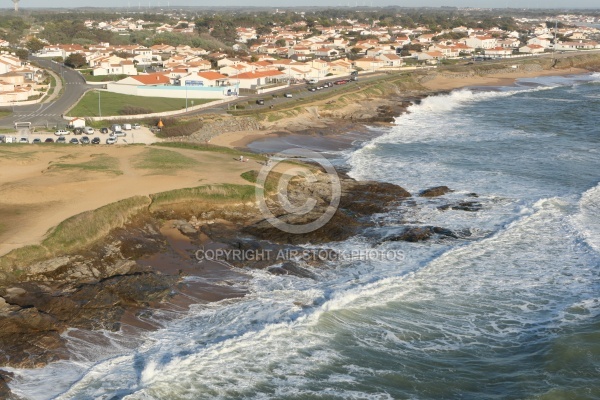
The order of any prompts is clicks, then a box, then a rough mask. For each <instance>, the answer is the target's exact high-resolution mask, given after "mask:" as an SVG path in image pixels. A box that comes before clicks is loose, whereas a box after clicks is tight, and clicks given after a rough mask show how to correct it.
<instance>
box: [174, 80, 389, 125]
mask: <svg viewBox="0 0 600 400" xmlns="http://www.w3.org/2000/svg"><path fill="white" fill-rule="evenodd" d="M383 75H385V73H382V72H375V73H371V72H361V73H360V74H359V77H358V82H353V81H351V82H348V83H347V84H345V85H333V86H332V87H330V88H324V89H321V90H317V91H314V92H310V91H308V87H309V86H321V85H322V84H323V83H325V82H335V81H337V80H341V79H350V76H335V77H331V78H327V79H321V80H320V81H319V83H317V84H305V83H302V84H296V85H292V86H285V87H283V88H281V89H278V90H274V91H272V92H268V93H262V94H244V95H243V97H233V98H232V99H231V100H230V101H227V102H225V103H222V104H220V105H219V106H216V107H211V108H202V109H199V110H194V111H189V112H187V113H182V114H179V115H185V116H192V115H202V114H223V113H226V112H227V110H228V109H229V108H230V107H231V108H233V105H234V104H240V105H243V106H244V109H245V110H255V109H256V110H259V109H268V108H269V106H271V105H273V106H275V105H279V104H281V103H290V104H291V105H293V102H294V101H295V100H296V99H298V98H300V97H302V98H305V99H306V98H311V97H313V96H317V95H322V94H323V93H324V92H339V93H342V89H344V88H346V87H347V86H348V85H359V86H360V84H361V83H367V82H371V81H373V80H376V79H379V78H381V76H383ZM284 93H292V95H293V97H292V98H286V97H283V94H284ZM257 99H263V100H264V101H265V104H264V105H258V104H256V100H257Z"/></svg>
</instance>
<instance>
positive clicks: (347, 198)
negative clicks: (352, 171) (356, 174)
mask: <svg viewBox="0 0 600 400" xmlns="http://www.w3.org/2000/svg"><path fill="white" fill-rule="evenodd" d="M408 197H411V194H410V193H409V192H408V191H406V190H405V189H403V188H402V187H400V186H398V185H394V184H392V183H384V182H375V181H354V180H348V179H345V180H343V181H342V197H341V199H340V207H341V208H343V209H347V210H349V211H351V212H353V213H356V214H358V215H361V216H366V215H371V214H374V213H380V212H384V211H385V210H387V209H388V208H389V207H391V206H392V205H393V204H394V203H397V202H400V201H402V200H404V199H406V198H408Z"/></svg>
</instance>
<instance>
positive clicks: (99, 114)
mask: <svg viewBox="0 0 600 400" xmlns="http://www.w3.org/2000/svg"><path fill="white" fill-rule="evenodd" d="M98 116H99V117H100V118H102V108H100V92H99V91H98Z"/></svg>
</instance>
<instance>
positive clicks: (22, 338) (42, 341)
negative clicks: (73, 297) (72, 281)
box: [0, 307, 67, 368]
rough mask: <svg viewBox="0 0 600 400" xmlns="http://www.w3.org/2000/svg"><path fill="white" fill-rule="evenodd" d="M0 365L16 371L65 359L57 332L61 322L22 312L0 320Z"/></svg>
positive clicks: (43, 315)
mask: <svg viewBox="0 0 600 400" xmlns="http://www.w3.org/2000/svg"><path fill="white" fill-rule="evenodd" d="M0 325H1V326H2V329H1V330H0V343H2V344H3V346H2V348H0V363H1V364H3V365H6V364H8V363H9V362H10V365H11V366H13V367H17V368H36V367H39V366H42V365H44V364H46V363H48V362H51V361H58V360H61V359H66V358H67V353H66V350H65V349H64V340H63V339H62V338H61V337H60V331H62V329H64V326H63V324H62V322H61V321H59V320H57V319H55V318H53V317H52V316H50V315H48V314H44V313H40V312H38V310H37V309H36V308H33V307H31V308H25V309H21V310H19V311H17V312H13V313H10V315H9V316H6V317H0Z"/></svg>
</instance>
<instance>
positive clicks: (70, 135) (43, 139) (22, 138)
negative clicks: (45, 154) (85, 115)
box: [0, 127, 161, 145]
mask: <svg viewBox="0 0 600 400" xmlns="http://www.w3.org/2000/svg"><path fill="white" fill-rule="evenodd" d="M88 129H90V128H88ZM92 129H93V128H92ZM57 132H58V131H57ZM59 133H60V134H56V133H55V132H31V131H30V130H29V129H19V130H18V131H15V132H14V133H3V134H0V143H1V144H10V143H31V144H40V145H43V144H45V143H49V142H50V140H51V141H52V142H53V143H56V142H57V140H59V142H58V143H66V144H79V145H99V144H102V145H105V144H120V145H127V144H140V143H143V144H152V143H155V142H159V141H161V139H160V138H157V137H156V135H155V134H154V133H153V132H151V131H150V129H149V128H147V127H139V128H138V129H131V130H126V131H123V132H122V134H124V135H122V136H113V135H112V133H111V131H110V129H108V128H107V132H106V133H103V132H101V131H100V129H93V131H91V130H90V131H89V132H86V133H83V132H82V133H79V134H75V133H74V132H73V129H70V130H66V131H64V132H59ZM61 137H62V138H64V142H63V139H60V138H61ZM109 138H113V139H114V140H115V142H114V143H111V142H112V141H110V140H108V139H109ZM94 139H96V140H94ZM107 140H108V143H107ZM94 142H99V143H94Z"/></svg>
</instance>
